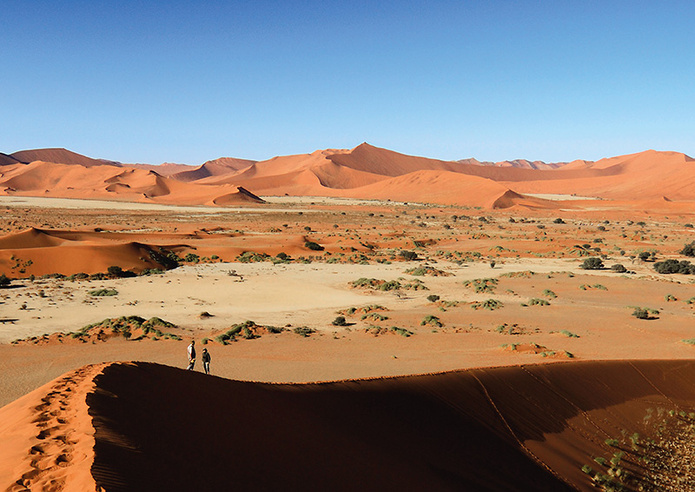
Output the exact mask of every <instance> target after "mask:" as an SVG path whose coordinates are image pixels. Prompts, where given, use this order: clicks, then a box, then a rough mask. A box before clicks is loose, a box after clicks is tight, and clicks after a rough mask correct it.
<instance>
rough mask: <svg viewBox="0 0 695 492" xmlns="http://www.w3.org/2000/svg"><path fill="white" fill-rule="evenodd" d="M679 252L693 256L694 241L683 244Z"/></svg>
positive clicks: (694, 250) (694, 254) (694, 249)
mask: <svg viewBox="0 0 695 492" xmlns="http://www.w3.org/2000/svg"><path fill="white" fill-rule="evenodd" d="M690 227H692V224H690ZM680 253H681V254H682V255H685V256H695V241H693V242H692V243H689V244H686V245H685V246H683V249H682V250H681V252H680Z"/></svg>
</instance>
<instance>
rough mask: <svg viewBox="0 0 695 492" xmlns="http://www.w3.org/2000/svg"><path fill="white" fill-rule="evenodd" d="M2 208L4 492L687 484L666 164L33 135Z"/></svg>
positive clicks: (684, 345) (674, 167)
mask: <svg viewBox="0 0 695 492" xmlns="http://www.w3.org/2000/svg"><path fill="white" fill-rule="evenodd" d="M0 209H2V214H3V221H2V222H1V223H0V274H2V277H0V283H2V285H0V369H1V370H2V374H3V376H2V379H0V406H2V407H1V408H0V488H2V489H3V490H12V491H19V490H75V491H84V490H106V491H112V490H113V491H119V490H203V489H205V488H207V489H209V490H226V489H227V486H228V484H229V482H228V481H229V480H231V481H232V482H233V483H235V484H236V485H237V486H238V487H239V488H241V489H257V490H259V489H260V490H271V489H274V490H276V489H278V488H285V489H289V490H292V489H300V488H303V486H305V485H306V484H307V483H311V484H312V485H313V488H316V489H329V488H330V489H338V490H354V489H355V488H357V487H360V488H367V489H369V490H377V489H379V490H383V489H391V490H393V489H397V488H400V489H411V490H420V489H430V490H433V489H437V490H505V491H510V490H549V491H550V490H553V491H555V490H595V489H597V488H598V490H693V489H695V477H693V476H692V474H691V473H690V469H691V468H690V467H691V466H692V464H691V462H692V458H693V456H694V455H695V447H694V446H693V429H695V360H694V359H695V264H694V263H695V259H694V258H693V257H695V228H694V227H693V224H695V160H693V159H692V158H691V157H689V156H687V155H685V154H681V153H677V152H660V151H654V150H648V151H645V152H641V153H637V154H631V155H623V156H617V157H607V158H604V159H600V160H597V161H584V160H577V161H572V162H566V163H565V162H563V163H544V162H538V161H536V162H531V161H524V160H516V161H503V162H496V163H493V162H478V161H476V160H475V159H470V158H469V159H461V160H459V161H442V160H436V159H429V158H425V157H416V156H410V155H404V154H401V153H398V152H395V151H392V150H387V149H383V148H379V147H375V146H373V145H370V144H367V143H363V144H361V145H358V146H357V147H355V148H353V149H349V150H346V149H342V150H340V149H327V150H317V151H314V152H311V153H307V154H301V155H291V156H278V157H274V158H272V159H269V160H265V161H259V162H256V161H252V160H246V159H237V158H229V157H222V158H218V159H215V160H211V161H208V162H205V163H203V164H201V165H199V166H189V165H182V164H164V165H148V164H124V163H120V162H115V161H109V160H103V159H93V158H89V157H86V156H83V155H80V154H77V153H74V152H71V151H67V150H65V149H37V150H26V151H20V152H15V153H11V154H10V153H8V154H1V153H0ZM192 340H195V342H196V348H197V350H198V355H199V356H200V352H201V351H202V350H203V348H206V349H207V350H208V351H209V353H210V354H211V357H212V361H211V372H212V375H211V376H210V375H206V374H204V373H202V372H201V371H202V369H201V367H200V362H199V360H198V361H197V365H196V367H195V370H194V371H185V368H186V366H187V364H188V360H187V355H186V349H187V346H188V345H189V343H190V342H191V341H192ZM198 359H199V358H198ZM186 429H188V430H190V431H191V434H192V435H193V437H191V442H190V443H187V444H186V445H181V443H180V438H181V435H182V433H184V432H185V430H186ZM190 470H200V472H199V473H195V474H191V472H190ZM621 487H622V488H621Z"/></svg>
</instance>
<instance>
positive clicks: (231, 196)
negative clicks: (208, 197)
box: [211, 186, 265, 206]
mask: <svg viewBox="0 0 695 492" xmlns="http://www.w3.org/2000/svg"><path fill="white" fill-rule="evenodd" d="M239 203H265V200H263V199H262V198H260V197H258V196H256V195H254V194H253V193H251V192H250V191H249V190H247V189H246V188H243V187H241V186H239V187H238V188H237V191H235V192H232V193H228V194H226V195H222V196H218V197H217V198H213V200H212V202H211V204H212V205H222V206H227V205H235V204H239Z"/></svg>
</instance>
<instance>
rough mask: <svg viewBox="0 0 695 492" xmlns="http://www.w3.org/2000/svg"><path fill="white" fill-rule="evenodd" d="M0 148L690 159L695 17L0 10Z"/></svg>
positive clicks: (149, 158)
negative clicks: (358, 150)
mask: <svg viewBox="0 0 695 492" xmlns="http://www.w3.org/2000/svg"><path fill="white" fill-rule="evenodd" d="M2 17H3V36H2V39H1V40H0V63H1V64H2V67H3V77H2V78H1V79H0V114H1V115H2V118H0V151H2V152H14V151H16V150H21V149H26V148H39V147H66V148H69V149H71V150H74V151H76V152H79V153H82V154H86V155H89V156H91V157H101V158H108V159H115V160H119V161H122V162H149V163H161V162H164V161H169V162H182V163H188V164H200V163H202V162H204V161H205V160H208V159H213V158H216V157H221V156H233V157H243V158H249V159H259V160H260V159H267V158H270V157H272V156H275V155H285V154H294V153H305V152H311V151H313V150H316V149H321V148H350V147H354V146H356V145H359V144H360V143H361V142H363V141H367V142H369V143H371V144H373V145H376V146H379V147H386V148H389V149H392V150H396V151H398V152H403V153H406V154H414V155H424V156H428V157H434V158H441V159H461V158H466V157H476V158H478V159H481V160H502V159H514V158H527V159H541V160H545V161H561V160H572V159H577V158H582V159H598V158H601V157H607V156H613V155H620V154H626V153H631V152H638V151H641V150H645V149H648V148H655V149H657V150H676V151H680V152H685V153H687V154H689V155H695V139H694V138H693V137H694V136H695V116H694V114H695V111H694V110H695V83H694V81H695V77H694V76H695V59H694V58H695V50H693V34H692V25H693V22H694V21H695V2H668V1H663V2H661V1H659V2H657V1H651V2H640V1H610V0H604V1H563V0H552V1H512V0H508V1H503V0H499V1H494V0H490V1H440V2H437V1H430V2H424V1H423V2H420V1H408V0H403V1H383V2H374V1H359V0H356V1H263V0H259V1H249V2H237V1H216V0H210V1H206V2H198V1H179V0H171V1H167V2H146V1H138V2H135V1H127V0H123V1H115V0H112V1H100V0H92V1H90V0H84V1H69V0H65V1H60V2H56V1H45V2H42V1H32V0H25V1H15V0H5V1H3V8H2Z"/></svg>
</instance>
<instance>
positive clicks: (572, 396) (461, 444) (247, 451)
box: [0, 360, 695, 491]
mask: <svg viewBox="0 0 695 492" xmlns="http://www.w3.org/2000/svg"><path fill="white" fill-rule="evenodd" d="M693 377H695V363H693V362H687V361H667V360H665V361H612V362H574V363H554V364H542V365H529V366H520V367H500V368H487V369H471V370H466V371H455V372H449V373H442V374H432V375H422V376H406V377H395V378H381V379H370V380H348V381H338V382H331V383H321V384H291V385H288V384H269V383H251V382H241V381H232V380H225V379H221V378H217V377H214V376H206V375H204V374H202V373H198V372H192V371H185V370H183V369H177V368H172V367H167V366H162V365H158V364H152V363H143V362H138V363H114V364H110V365H106V366H104V365H98V366H87V367H84V368H82V369H79V370H77V371H75V372H73V373H69V374H66V375H65V376H63V377H61V378H59V379H58V380H56V381H54V382H52V383H49V384H47V385H45V386H43V387H42V388H39V389H37V390H35V391H34V392H32V393H30V394H29V395H26V396H25V397H22V398H21V399H19V400H17V401H15V402H14V403H11V404H10V405H7V406H6V407H3V408H2V409H0V431H1V432H0V435H2V436H3V441H4V443H5V444H6V445H5V446H3V447H2V448H1V449H0V453H2V457H3V459H2V460H0V466H1V467H3V468H2V471H3V473H0V477H3V480H4V481H5V482H6V483H0V485H4V486H5V487H10V488H9V490H15V489H16V490H19V487H20V484H22V485H24V486H29V485H35V484H43V483H59V484H61V485H62V486H64V487H65V490H94V489H95V488H96V487H103V488H104V489H106V490H135V489H137V490H155V489H156V490H162V489H164V490H201V489H206V488H207V489H210V490H222V489H224V487H225V486H226V485H227V484H228V483H229V480H230V476H232V477H234V483H235V486H237V487H238V488H241V489H254V490H277V488H278V487H281V488H285V489H297V488H306V487H312V488H321V489H324V490H325V489H329V488H330V489H334V488H337V489H354V488H355V487H357V486H358V485H359V486H360V487H361V488H366V489H368V490H383V488H384V487H386V488H391V489H393V488H399V487H401V486H402V487H405V488H409V489H413V488H420V487H421V486H422V487H426V488H430V489H431V488H437V489H439V490H465V489H469V490H499V491H515V490H518V491H523V490H530V489H533V490H539V491H543V490H548V491H561V490H586V491H589V490H593V484H592V482H591V477H590V476H589V475H588V474H586V473H584V472H582V466H583V465H587V464H589V463H593V458H594V457H596V456H602V455H604V454H606V453H612V452H613V448H611V445H610V438H612V437H620V429H627V432H633V431H634V432H640V434H641V435H642V436H643V438H645V439H647V438H649V437H656V432H657V429H658V428H659V422H656V421H655V422H649V423H647V421H646V420H645V419H644V418H643V417H644V416H645V415H652V413H653V415H654V418H657V414H656V413H654V409H655V408H662V409H665V410H675V411H686V412H687V411H688V410H690V409H692V408H693V406H695V394H693V391H692V385H691V384H690V381H692V379H693ZM278 408H281V409H282V412H278V411H277V409H278ZM650 411H651V412H652V413H650ZM659 415H663V416H668V415H669V413H668V412H665V413H660V414H659ZM152 416H156V425H154V424H153V422H152ZM89 417H91V419H90V418H89ZM660 418H667V417H660ZM298 447H299V449H301V450H302V453H297V452H296V450H297V449H298ZM37 457H38V459H37ZM232 457H236V459H232ZM242 457H243V459H242ZM309 457H310V458H311V459H308V458H309ZM500 463H503V464H504V466H500ZM90 465H91V467H90ZM633 466H639V465H633ZM90 469H91V476H89V475H88V474H87V471H88V470H90ZM192 469H194V470H198V471H199V473H193V474H192V473H190V470H192ZM67 471H69V473H67ZM677 472H678V470H672V473H677ZM95 485H96V487H95ZM78 487H83V488H82V489H78Z"/></svg>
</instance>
